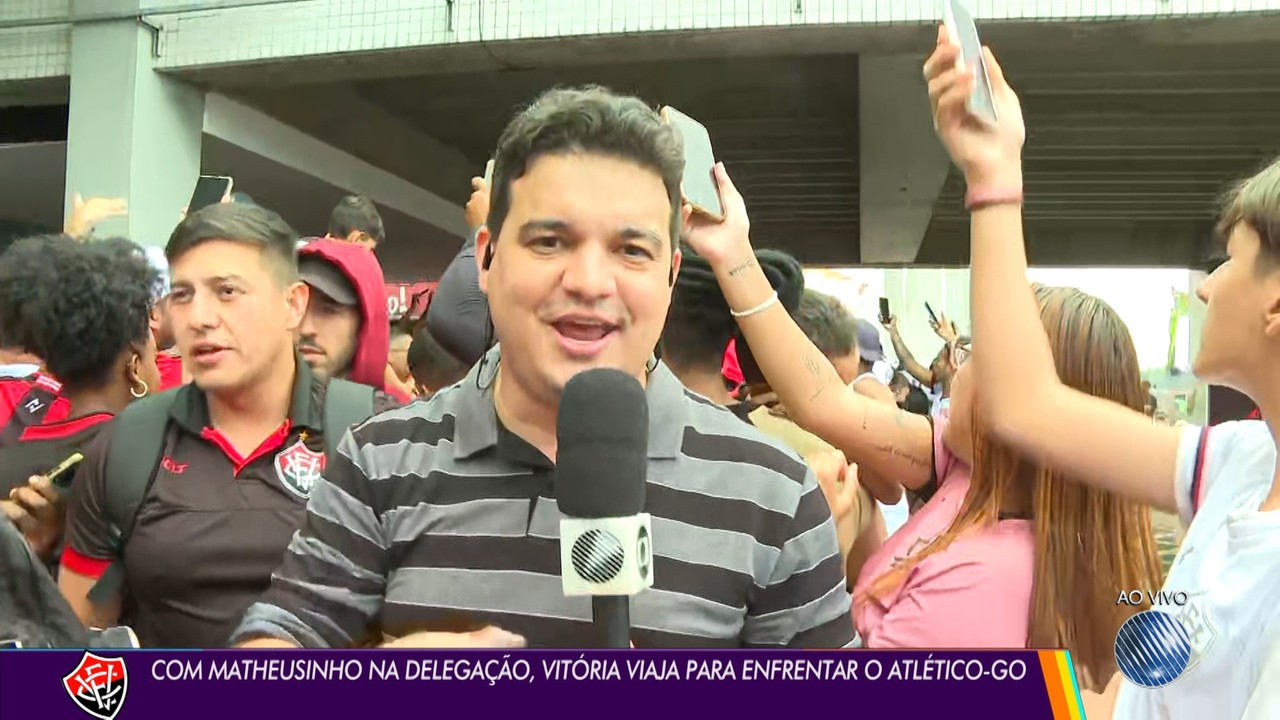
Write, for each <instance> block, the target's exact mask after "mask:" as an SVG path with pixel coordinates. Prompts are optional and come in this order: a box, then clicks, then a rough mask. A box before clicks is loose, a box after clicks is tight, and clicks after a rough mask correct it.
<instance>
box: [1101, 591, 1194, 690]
mask: <svg viewBox="0 0 1280 720" xmlns="http://www.w3.org/2000/svg"><path fill="white" fill-rule="evenodd" d="M1190 661H1191V636H1190V634H1188V633H1187V629H1186V628H1185V627H1183V626H1182V623H1181V622H1179V621H1178V618H1176V617H1174V616H1173V615H1171V614H1170V613H1167V612H1163V611H1161V610H1145V611H1143V612H1140V613H1138V614H1136V615H1134V616H1133V617H1131V618H1129V619H1128V620H1126V621H1125V623H1124V625H1121V626H1120V632H1118V633H1116V665H1118V666H1119V667H1120V672H1122V673H1124V676H1125V678H1126V679H1128V680H1129V682H1131V683H1133V684H1134V685H1138V686H1140V687H1146V688H1158V687H1162V686H1164V685H1168V684H1169V683H1171V682H1173V681H1174V680H1177V679H1178V677H1179V676H1180V675H1182V673H1183V672H1184V671H1185V670H1186V669H1187V663H1189V662H1190Z"/></svg>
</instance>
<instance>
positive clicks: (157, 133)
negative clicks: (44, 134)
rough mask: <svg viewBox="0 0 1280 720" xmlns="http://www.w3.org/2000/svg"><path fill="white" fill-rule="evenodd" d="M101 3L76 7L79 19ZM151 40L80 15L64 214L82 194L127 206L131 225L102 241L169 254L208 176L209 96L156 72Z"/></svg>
mask: <svg viewBox="0 0 1280 720" xmlns="http://www.w3.org/2000/svg"><path fill="white" fill-rule="evenodd" d="M101 2H102V0H75V5H74V9H75V10H79V11H83V12H88V11H90V10H92V9H94V8H99V9H100V3H101ZM116 4H121V3H119V2H117V3H116ZM132 4H134V5H137V4H138V0H132ZM90 6H92V7H90ZM152 32H153V31H152V30H151V29H150V28H148V27H146V26H145V25H143V24H142V23H141V22H139V21H137V20H135V19H126V20H107V21H85V22H74V14H73V25H72V30H71V103H70V104H71V108H70V120H69V122H68V128H67V174H66V178H67V183H66V193H67V198H66V206H65V207H66V210H67V211H69V210H70V208H71V196H72V194H73V193H77V192H78V193H80V194H81V195H83V196H85V197H88V196H94V195H101V196H112V197H123V198H125V199H126V200H127V201H128V203H129V215H128V217H126V218H122V219H119V220H111V221H107V222H104V223H102V224H100V225H99V226H98V230H97V234H99V235H125V236H127V237H129V238H130V239H132V240H134V241H135V242H138V243H139V244H143V245H157V246H163V245H164V244H165V243H166V242H167V241H168V238H169V234H170V233H171V232H172V231H173V228H174V225H176V224H177V222H178V219H179V215H180V213H181V210H182V208H183V206H185V205H186V204H187V202H188V200H190V197H191V191H192V189H193V188H194V187H195V182H196V178H197V177H198V176H199V174H200V146H201V130H202V127H203V122H204V92H203V91H202V90H200V89H198V88H195V87H192V86H190V85H188V84H186V83H184V82H181V81H179V80H175V79H173V78H169V77H166V76H163V75H160V74H158V73H156V72H155V70H153V69H152V64H153V61H154V56H153V34H152Z"/></svg>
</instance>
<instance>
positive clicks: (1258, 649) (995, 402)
mask: <svg viewBox="0 0 1280 720" xmlns="http://www.w3.org/2000/svg"><path fill="white" fill-rule="evenodd" d="M957 56H958V49H957V48H956V46H955V45H954V44H952V43H951V41H950V40H949V39H948V37H947V35H946V32H945V30H942V29H940V30H939V33H938V46H937V49H936V50H935V51H934V53H933V56H932V57H930V58H929V61H928V62H927V63H926V65H925V75H926V77H927V78H928V79H929V96H930V100H931V102H932V104H933V109H934V110H933V112H934V119H935V123H936V126H937V127H938V133H939V136H940V137H941V138H942V141H943V143H944V144H945V145H946V147H947V150H948V151H949V152H950V154H951V157H952V159H953V160H954V161H955V162H956V164H957V165H958V166H959V167H960V169H961V170H962V171H963V173H964V177H965V181H966V183H967V184H968V187H969V194H968V197H969V199H970V203H969V204H970V208H971V211H972V224H971V242H972V263H973V266H972V273H973V275H972V288H973V301H972V310H973V318H974V334H975V336H976V337H977V338H978V340H979V343H981V344H983V345H984V346H985V345H987V344H989V345H992V346H996V347H999V348H1001V352H998V353H984V352H982V351H981V349H980V350H979V352H978V354H977V355H976V356H975V362H974V365H975V370H976V373H977V375H978V378H979V381H980V382H982V383H983V386H984V387H988V386H989V387H990V392H989V394H988V395H987V396H986V398H985V403H984V406H983V410H984V414H985V417H986V419H987V421H988V422H989V423H990V425H991V428H992V432H993V434H994V435H995V436H996V437H997V438H999V440H1000V441H1001V442H1004V443H1007V444H1008V445H1009V446H1010V447H1011V448H1013V449H1015V450H1016V451H1018V452H1020V453H1023V454H1025V455H1027V456H1030V457H1035V458H1037V459H1038V460H1039V461H1040V462H1042V463H1044V464H1045V465H1046V466H1048V467H1051V468H1053V469H1054V470H1055V471H1056V472H1058V473H1061V474H1063V475H1064V476H1070V477H1072V478H1078V479H1079V480H1081V481H1083V482H1086V483H1088V484H1089V485H1090V486H1092V487H1096V488H1100V489H1105V490H1108V491H1110V492H1114V493H1118V494H1122V495H1126V496H1128V497H1131V498H1134V499H1135V500H1137V501H1140V502H1143V503H1149V504H1151V505H1154V506H1155V507H1156V508H1158V509H1161V510H1165V511H1169V512H1172V511H1177V512H1179V513H1180V514H1181V516H1182V518H1183V521H1184V522H1187V523H1189V524H1190V527H1189V528H1188V531H1187V536H1186V540H1185V541H1184V543H1183V545H1182V548H1181V549H1180V551H1179V554H1178V558H1177V560H1176V561H1175V562H1174V565H1173V567H1172V569H1171V571H1170V573H1169V577H1168V578H1167V579H1166V581H1165V583H1164V590H1165V591H1166V592H1169V593H1176V592H1183V593H1186V595H1187V597H1188V602H1187V604H1186V605H1185V606H1183V607H1180V608H1176V609H1174V608H1166V609H1165V610H1166V612H1170V613H1173V614H1175V615H1176V616H1177V618H1178V619H1179V621H1180V622H1181V623H1182V625H1183V627H1184V628H1185V629H1186V631H1187V632H1188V633H1189V635H1190V639H1191V647H1190V663H1189V665H1188V666H1187V669H1186V671H1185V672H1184V673H1183V674H1182V676H1181V677H1180V678H1178V680H1177V682H1173V683H1170V684H1168V685H1165V686H1163V687H1161V688H1158V689H1147V688H1137V687H1135V686H1134V685H1132V684H1130V683H1128V682H1124V681H1120V680H1116V681H1115V683H1116V684H1115V685H1114V686H1113V687H1112V688H1108V691H1107V692H1106V693H1104V694H1102V695H1101V696H1095V695H1091V694H1090V695H1086V703H1090V704H1094V703H1098V704H1099V705H1098V706H1099V707H1101V708H1102V709H1101V710H1100V711H1099V712H1100V713H1102V714H1101V715H1100V716H1099V717H1103V718H1105V717H1114V718H1116V719H1117V720H1130V719H1134V720H1148V719H1151V720H1154V719H1155V718H1161V719H1168V720H1180V719H1182V718H1187V719H1190V718H1196V719H1197V720H1198V719H1199V718H1208V717H1214V718H1218V717H1221V718H1238V717H1242V716H1243V715H1244V714H1245V713H1246V711H1247V712H1248V713H1252V714H1254V715H1253V716H1261V717H1280V695H1278V694H1277V693H1276V692H1275V688H1274V687H1273V686H1270V685H1267V684H1266V683H1265V682H1264V681H1263V680H1262V677H1263V668H1264V665H1265V663H1267V662H1268V661H1271V660H1273V659H1274V658H1275V657H1276V655H1277V653H1280V612H1278V611H1277V610H1276V609H1275V604H1274V601H1273V600H1272V598H1274V597H1275V595H1276V593H1277V591H1280V512H1277V511H1278V510H1280V469H1278V468H1277V464H1276V444H1277V441H1278V438H1277V435H1276V433H1277V430H1276V428H1274V427H1270V428H1269V427H1268V426H1267V425H1266V424H1264V423H1262V422H1257V421H1240V422H1230V423H1225V424H1222V425H1219V426H1216V427H1213V428H1208V429H1206V428H1194V427H1187V428H1181V429H1180V428H1171V427H1167V426H1161V425H1156V424H1153V423H1152V422H1151V420H1150V418H1148V417H1146V416H1145V415H1144V414H1143V413H1142V411H1141V410H1142V406H1143V401H1144V400H1145V398H1143V397H1141V394H1140V390H1139V387H1138V385H1137V383H1136V382H1135V383H1134V387H1133V388H1132V390H1131V391H1130V390H1129V389H1128V388H1126V389H1125V391H1126V392H1132V393H1133V395H1134V401H1133V402H1132V403H1126V404H1125V405H1127V407H1126V406H1124V405H1121V404H1118V403H1115V402H1107V401H1106V400H1105V399H1102V398H1095V397H1091V396H1089V395H1088V394H1086V393H1084V392H1080V390H1079V389H1078V388H1073V387H1071V386H1070V385H1069V384H1068V383H1067V382H1064V380H1065V378H1061V377H1059V374H1058V373H1057V372H1055V368H1054V365H1053V361H1052V349H1051V348H1052V345H1053V343H1054V342H1055V341H1056V339H1055V338H1053V337H1046V335H1045V333H1044V332H1043V330H1042V329H1041V328H1040V327H1038V326H1037V324H1036V322H1035V310H1034V309H1035V304H1034V301H1033V299H1032V296H1031V293H1029V292H1028V289H1027V284H1026V270H1027V260H1026V251H1025V248H1024V243H1023V236H1022V211H1021V200H1022V145H1023V142H1024V139H1025V137H1026V130H1025V128H1024V126H1023V119H1022V111H1021V109H1020V107H1019V103H1018V97H1017V95H1016V94H1015V93H1014V91H1013V90H1012V89H1011V88H1010V87H1009V84H1008V83H1007V82H1006V80H1005V78H1004V74H1003V72H1002V71H1001V69H1000V65H999V64H998V63H997V62H996V60H995V57H994V56H992V55H991V53H990V52H989V51H987V52H986V63H987V71H988V74H989V76H990V80H991V85H992V89H993V96H994V99H995V101H996V103H997V107H998V114H999V117H1000V121H999V123H997V124H995V125H994V126H986V125H983V124H981V123H979V122H977V121H976V120H974V119H973V118H972V117H970V116H969V115H968V113H967V111H966V109H965V103H966V98H967V96H968V94H969V91H970V89H971V88H972V87H973V82H974V78H973V74H972V72H970V71H966V70H961V69H959V68H957V64H956V58H957ZM1219 231H1220V234H1221V236H1222V237H1223V238H1225V239H1226V241H1227V253H1228V256H1229V259H1228V260H1227V262H1225V263H1224V264H1223V265H1221V266H1220V267H1219V268H1218V269H1217V270H1215V271H1214V273H1213V274H1212V275H1211V276H1210V277H1209V278H1208V280H1206V281H1205V282H1204V283H1203V284H1202V285H1201V287H1200V288H1199V290H1198V291H1197V295H1198V296H1199V297H1200V299H1201V300H1203V301H1205V302H1206V303H1207V304H1208V311H1207V313H1206V316H1205V323H1204V328H1203V336H1202V339H1201V346H1200V352H1199V354H1198V355H1197V357H1196V359H1195V363H1194V369H1195V372H1196V374H1197V375H1198V376H1199V377H1200V378H1201V379H1202V380H1204V381H1207V382H1211V383H1215V384H1223V385H1229V386H1231V387H1233V388H1235V389H1237V390H1240V391H1241V392H1243V393H1245V394H1246V395H1248V396H1249V397H1250V398H1251V399H1253V400H1254V401H1255V402H1257V404H1258V406H1259V407H1260V408H1262V411H1263V412H1262V414H1263V416H1264V417H1277V416H1278V415H1277V413H1280V375H1277V373H1276V366H1277V360H1280V161H1277V162H1275V163H1272V164H1271V165H1270V166H1269V167H1267V168H1266V169H1265V170H1263V171H1262V172H1260V173H1258V174H1257V175H1255V176H1254V177H1252V178H1250V179H1248V180H1246V181H1245V182H1243V183H1241V184H1240V185H1239V186H1237V187H1236V188H1235V189H1233V190H1232V192H1231V194H1230V195H1229V196H1228V200H1227V203H1226V206H1225V209H1224V212H1223V214H1222V218H1221V221H1220V223H1219ZM1026 397H1035V398H1037V399H1038V403H1037V405H1036V406H1032V405H1029V404H1027V403H1025V401H1024V399H1025V398H1026ZM1044 405H1048V406H1049V407H1052V408H1053V409H1054V411H1053V412H1052V413H1043V412H1041V411H1040V407H1039V406H1044ZM1093 559H1094V561H1095V562H1097V563H1098V564H1099V565H1101V566H1103V567H1106V566H1109V565H1111V558H1110V557H1109V556H1108V555H1107V554H1106V553H1105V549H1104V548H1100V549H1099V552H1097V553H1096V554H1094V555H1093ZM1118 579H1119V580H1122V581H1128V580H1129V578H1123V577H1121V578H1118ZM1055 580H1056V581H1059V582H1061V580H1059V579H1055ZM1115 587H1122V588H1123V587H1129V585H1126V584H1120V583H1117V584H1116V585H1115V586H1113V588H1112V591H1113V594H1114V589H1115ZM1093 679H1094V680H1095V681H1102V680H1105V678H1103V677H1099V676H1096V675H1095V676H1094V677H1093ZM1113 692H1114V693H1115V706H1114V711H1113V713H1112V714H1110V715H1107V714H1106V712H1107V711H1106V706H1107V704H1108V703H1109V701H1110V700H1111V697H1110V696H1111V694H1112V693H1113ZM1090 720H1096V717H1095V715H1090Z"/></svg>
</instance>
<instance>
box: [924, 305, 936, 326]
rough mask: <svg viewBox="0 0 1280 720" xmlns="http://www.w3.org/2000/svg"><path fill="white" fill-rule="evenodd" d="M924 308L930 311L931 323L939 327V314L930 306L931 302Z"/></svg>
mask: <svg viewBox="0 0 1280 720" xmlns="http://www.w3.org/2000/svg"><path fill="white" fill-rule="evenodd" d="M924 310H925V312H927V313H929V324H931V325H933V326H934V327H938V316H937V315H936V314H934V312H933V308H932V307H930V306H929V303H925V304H924Z"/></svg>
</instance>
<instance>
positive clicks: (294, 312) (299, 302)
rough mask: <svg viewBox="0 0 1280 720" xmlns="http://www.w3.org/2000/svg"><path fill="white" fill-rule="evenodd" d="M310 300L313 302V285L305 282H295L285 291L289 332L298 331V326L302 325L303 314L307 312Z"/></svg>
mask: <svg viewBox="0 0 1280 720" xmlns="http://www.w3.org/2000/svg"><path fill="white" fill-rule="evenodd" d="M309 302H311V286H310V285H308V284H306V283H304V282H301V281H298V282H295V283H293V284H291V285H290V286H289V288H288V289H287V290H286V291H285V305H286V307H287V308H288V315H289V317H288V330H289V332H297V330H298V327H299V326H301V325H302V316H303V315H306V314H307V303H309Z"/></svg>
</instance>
